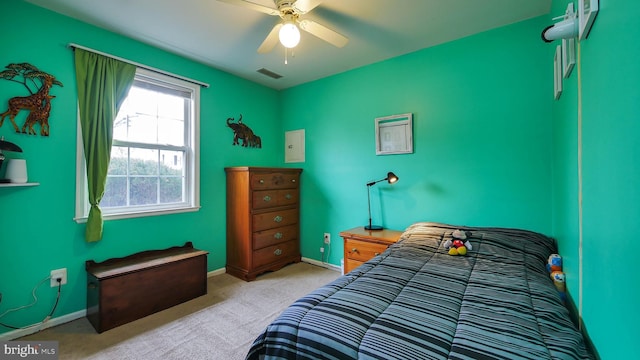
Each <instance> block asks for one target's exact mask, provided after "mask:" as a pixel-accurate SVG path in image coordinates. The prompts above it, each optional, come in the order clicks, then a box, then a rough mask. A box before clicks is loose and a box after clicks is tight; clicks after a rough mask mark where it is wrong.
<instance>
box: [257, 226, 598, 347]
mask: <svg viewBox="0 0 640 360" xmlns="http://www.w3.org/2000/svg"><path fill="white" fill-rule="evenodd" d="M456 229H459V230H463V231H465V232H467V234H469V235H470V238H469V242H470V243H471V245H472V250H470V251H469V252H468V253H467V255H466V256H451V255H449V254H448V252H447V251H446V249H445V247H444V245H445V243H446V242H447V240H449V239H451V236H452V233H453V231H454V230H456ZM556 251H557V250H556V244H555V241H554V240H553V239H551V238H549V237H546V236H544V235H541V234H538V233H535V232H530V231H525V230H518V229H506V228H478V227H461V226H451V225H446V224H440V223H426V222H421V223H416V224H413V225H411V226H410V227H409V228H407V229H406V231H405V232H404V233H403V235H402V237H401V238H400V240H399V241H398V242H397V243H396V244H393V245H391V246H390V247H389V248H388V249H387V250H386V251H385V252H384V253H382V254H380V255H378V256H376V257H375V258H373V259H371V260H370V261H368V262H366V263H365V264H363V265H362V266H360V267H359V268H357V269H355V270H353V271H352V272H350V273H349V274H346V275H344V276H341V277H339V278H338V279H337V280H335V281H333V282H332V283H330V284H327V285H326V286H324V287H321V288H319V289H317V290H316V291H314V292H312V293H311V294H309V295H307V296H305V297H303V298H301V299H299V300H298V301H296V302H295V303H294V304H292V305H291V306H290V307H289V308H288V309H287V310H285V311H284V312H283V313H282V314H281V315H280V316H279V317H278V318H277V319H276V320H275V321H274V322H273V323H271V324H270V325H269V326H268V327H267V328H266V329H265V330H264V332H263V333H262V334H260V335H259V336H258V337H257V339H256V340H255V341H254V343H253V345H252V346H251V348H250V350H249V352H248V354H247V359H276V358H281V359H474V360H478V359H535V360H542V359H591V358H593V356H592V355H591V354H590V353H589V352H588V351H587V349H586V346H585V342H584V339H583V337H582V335H581V333H580V332H579V331H578V330H577V329H576V327H575V326H574V325H573V323H572V322H571V320H570V317H569V312H568V310H567V308H566V307H565V305H564V304H563V302H562V300H561V298H560V296H559V293H558V291H557V290H556V288H555V286H554V285H553V283H552V281H551V279H550V277H549V274H548V272H547V270H546V267H545V266H546V263H547V258H548V257H549V255H550V254H552V253H555V252H556Z"/></svg>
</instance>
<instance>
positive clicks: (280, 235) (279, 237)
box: [273, 232, 282, 240]
mask: <svg viewBox="0 0 640 360" xmlns="http://www.w3.org/2000/svg"><path fill="white" fill-rule="evenodd" d="M273 237H274V238H276V239H278V240H280V239H282V233H281V232H277V233H275V234H273Z"/></svg>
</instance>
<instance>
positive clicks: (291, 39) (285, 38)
mask: <svg viewBox="0 0 640 360" xmlns="http://www.w3.org/2000/svg"><path fill="white" fill-rule="evenodd" d="M278 35H279V37H280V43H281V44H282V46H284V47H286V48H289V49H291V48H294V47H296V46H297V45H298V43H299V42H300V30H299V29H298V27H297V26H296V24H295V23H294V22H293V21H287V22H285V23H284V24H283V25H282V27H281V28H280V32H279V34H278Z"/></svg>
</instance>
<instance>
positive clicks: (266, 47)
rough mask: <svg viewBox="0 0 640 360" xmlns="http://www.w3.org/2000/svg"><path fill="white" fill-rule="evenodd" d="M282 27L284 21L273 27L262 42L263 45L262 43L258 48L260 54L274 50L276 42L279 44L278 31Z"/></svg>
mask: <svg viewBox="0 0 640 360" xmlns="http://www.w3.org/2000/svg"><path fill="white" fill-rule="evenodd" d="M281 27H282V23H278V24H277V25H276V26H274V27H273V29H271V32H270V33H269V35H267V37H266V38H265V39H264V41H263V42H262V45H260V47H259V48H258V53H259V54H266V53H268V52H270V51H271V50H273V48H274V47H275V46H276V44H278V41H279V40H280V38H279V36H278V35H279V34H278V33H279V32H280V28H281Z"/></svg>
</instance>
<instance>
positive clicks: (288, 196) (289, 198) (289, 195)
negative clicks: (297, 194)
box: [284, 194, 293, 200]
mask: <svg viewBox="0 0 640 360" xmlns="http://www.w3.org/2000/svg"><path fill="white" fill-rule="evenodd" d="M292 197H293V196H292V195H291V194H287V195H285V196H284V198H285V199H287V200H291V198H292Z"/></svg>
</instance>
